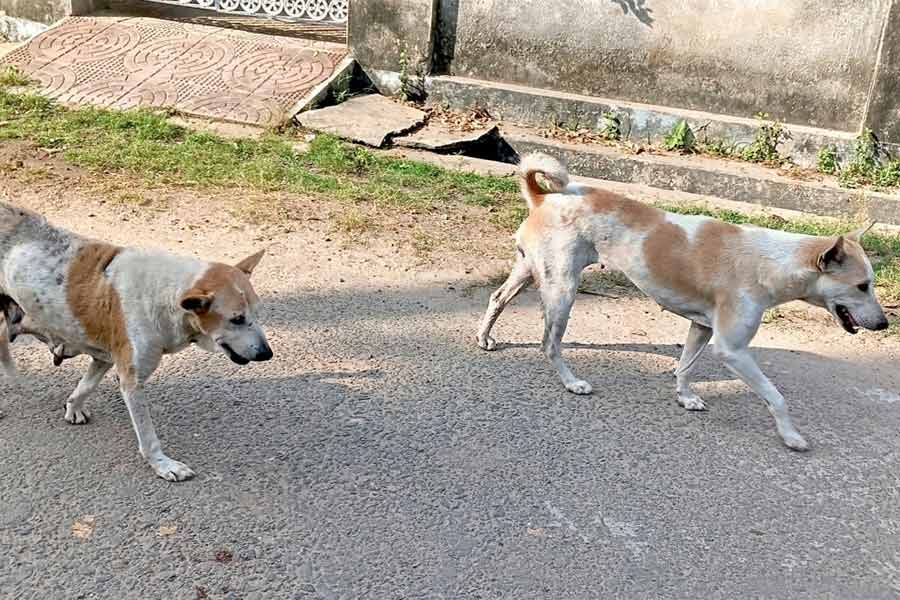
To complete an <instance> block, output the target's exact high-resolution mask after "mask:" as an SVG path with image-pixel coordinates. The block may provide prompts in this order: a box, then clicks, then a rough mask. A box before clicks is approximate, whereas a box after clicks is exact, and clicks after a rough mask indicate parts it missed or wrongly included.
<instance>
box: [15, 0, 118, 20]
mask: <svg viewBox="0 0 900 600" xmlns="http://www.w3.org/2000/svg"><path fill="white" fill-rule="evenodd" d="M106 6H108V2H107V0H0V11H3V12H5V13H6V14H7V15H9V16H10V17H17V18H20V19H28V20H29V21H36V22H38V23H46V24H48V25H49V24H50V23H54V22H56V21H59V20H60V19H62V18H63V17H66V16H68V15H85V14H88V13H90V12H93V11H94V10H97V9H100V8H104V7H106Z"/></svg>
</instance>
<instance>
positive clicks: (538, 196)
mask: <svg viewBox="0 0 900 600" xmlns="http://www.w3.org/2000/svg"><path fill="white" fill-rule="evenodd" d="M519 175H520V176H521V178H522V195H523V196H525V200H526V202H528V208H529V209H530V210H534V209H535V208H537V207H538V206H540V205H541V203H542V202H543V201H544V196H546V195H547V194H558V193H560V192H561V191H563V190H564V189H565V188H566V186H567V185H569V172H568V171H567V170H566V168H565V167H564V166H563V165H562V163H561V162H559V161H558V160H556V159H555V158H553V157H552V156H548V155H546V154H541V153H535V154H529V155H528V156H526V157H525V158H523V159H522V162H521V163H520V164H519ZM538 175H540V176H541V178H542V179H543V180H544V181H543V183H544V185H541V183H540V182H539V181H538V180H537V176H538Z"/></svg>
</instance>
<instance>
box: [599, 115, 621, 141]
mask: <svg viewBox="0 0 900 600" xmlns="http://www.w3.org/2000/svg"><path fill="white" fill-rule="evenodd" d="M600 136H601V137H603V139H605V140H609V141H611V142H615V141H618V140H620V139H622V121H621V119H619V115H617V114H616V113H614V112H605V113H603V118H602V121H601V125H600Z"/></svg>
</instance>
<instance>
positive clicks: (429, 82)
mask: <svg viewBox="0 0 900 600" xmlns="http://www.w3.org/2000/svg"><path fill="white" fill-rule="evenodd" d="M382 75H383V76H382V77H379V79H381V80H382V81H380V82H378V81H376V83H378V84H379V87H387V88H390V87H391V84H392V82H393V80H392V78H391V77H389V76H388V75H389V74H387V73H384V74H382ZM425 89H426V92H427V94H428V102H429V103H433V104H438V105H444V106H446V107H448V108H451V109H453V110H472V109H474V108H481V109H485V110H487V112H488V113H490V114H491V116H492V117H493V118H495V119H498V120H500V121H504V122H509V123H516V124H520V125H527V126H531V127H550V126H551V125H557V126H559V127H566V128H569V127H571V128H576V129H577V128H599V127H600V126H601V124H602V122H603V115H604V113H613V114H615V115H616V116H617V117H618V118H619V120H620V121H621V129H622V133H623V139H626V140H629V141H634V142H638V143H648V142H649V143H653V144H660V143H662V140H663V138H664V137H665V135H666V134H667V133H668V132H669V131H670V130H671V129H672V126H674V125H675V124H676V123H677V122H678V121H680V120H682V119H684V120H686V121H687V122H688V123H689V124H690V125H691V127H692V128H693V129H694V131H698V130H700V129H701V128H703V133H702V134H700V136H699V137H700V139H703V137H702V136H707V138H708V139H711V140H712V139H721V140H725V141H726V142H730V143H736V144H738V145H742V144H749V143H750V142H752V141H753V139H754V137H755V135H756V131H757V129H758V127H759V123H758V122H757V120H756V119H755V118H752V117H753V115H747V117H748V118H739V117H732V116H728V115H719V114H713V113H706V112H700V111H692V110H680V109H673V108H669V107H663V106H653V105H648V104H638V103H634V102H623V101H619V100H612V99H608V98H597V97H592V96H581V95H578V94H568V93H563V92H554V91H549V90H542V89H537V88H529V87H523V86H518V85H510V84H503V83H496V82H487V81H478V80H474V79H466V78H462V77H445V76H441V77H429V78H427V79H426V81H425ZM776 116H777V115H776ZM786 127H787V129H788V130H789V132H790V134H791V139H789V140H788V141H787V142H785V143H784V144H783V146H780V147H779V150H781V151H782V152H783V153H784V154H785V155H786V156H790V157H791V160H792V161H794V162H795V163H796V164H797V165H799V166H802V167H813V166H815V164H816V153H817V152H818V151H819V149H820V148H822V147H824V146H829V145H833V146H835V147H836V148H837V151H838V157H839V158H840V159H841V160H845V159H847V158H848V157H849V155H850V153H851V151H852V149H853V143H854V138H855V137H856V136H857V135H858V133H859V132H847V131H833V130H829V129H817V128H813V127H807V126H802V125H790V124H788V125H787V126H786Z"/></svg>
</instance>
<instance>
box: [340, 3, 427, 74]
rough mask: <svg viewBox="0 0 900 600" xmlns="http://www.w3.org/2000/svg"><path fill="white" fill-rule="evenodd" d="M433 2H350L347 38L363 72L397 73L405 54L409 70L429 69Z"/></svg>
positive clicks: (424, 72)
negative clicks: (378, 70) (385, 71)
mask: <svg viewBox="0 0 900 600" xmlns="http://www.w3.org/2000/svg"><path fill="white" fill-rule="evenodd" d="M436 11H437V0H377V1H374V2H373V1H368V0H350V23H349V32H348V37H349V39H350V48H351V50H353V55H354V56H355V57H356V59H357V60H358V61H359V63H360V64H361V65H363V67H364V68H366V69H383V70H388V71H398V70H399V69H400V55H401V52H405V54H406V58H407V61H408V62H409V64H410V67H409V68H410V69H411V70H420V71H421V74H422V75H425V74H427V73H428V72H429V71H430V70H431V58H432V55H433V54H434V47H433V43H432V34H433V32H434V30H435V29H436Z"/></svg>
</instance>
